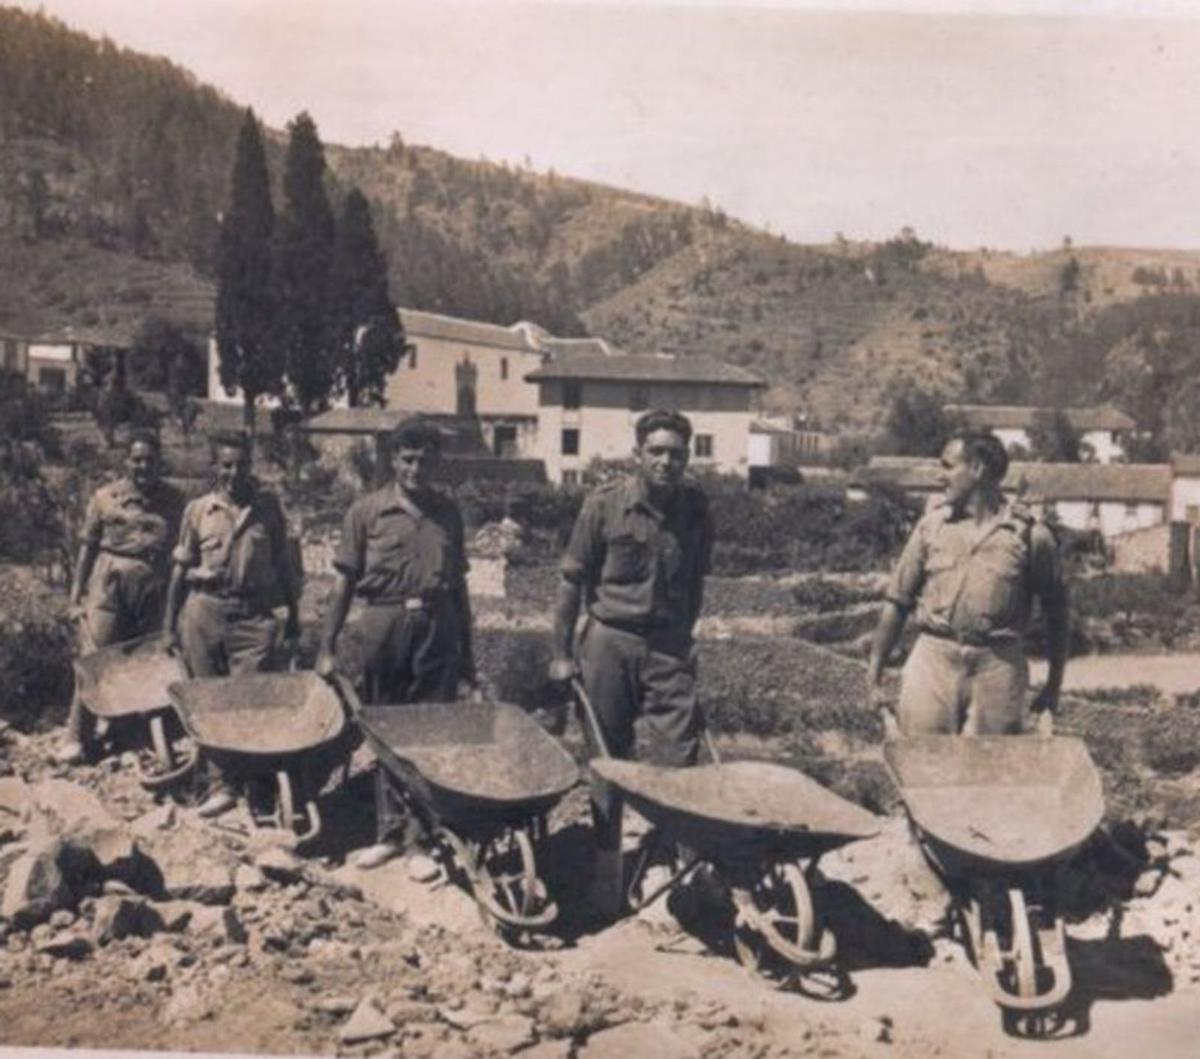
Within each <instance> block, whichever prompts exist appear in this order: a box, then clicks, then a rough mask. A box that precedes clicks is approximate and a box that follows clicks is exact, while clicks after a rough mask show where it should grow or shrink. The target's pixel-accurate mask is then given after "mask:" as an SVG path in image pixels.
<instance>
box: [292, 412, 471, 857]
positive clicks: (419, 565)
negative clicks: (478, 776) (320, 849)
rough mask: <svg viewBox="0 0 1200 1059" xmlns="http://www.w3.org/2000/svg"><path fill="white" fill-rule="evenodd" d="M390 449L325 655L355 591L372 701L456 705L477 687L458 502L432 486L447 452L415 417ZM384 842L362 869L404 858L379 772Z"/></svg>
mask: <svg viewBox="0 0 1200 1059" xmlns="http://www.w3.org/2000/svg"><path fill="white" fill-rule="evenodd" d="M390 442H391V443H390V445H389V446H388V448H389V450H390V456H391V465H392V472H393V475H392V480H391V481H390V482H388V484H387V485H385V486H383V487H382V488H381V489H377V490H376V491H374V492H372V493H368V494H366V495H365V496H362V497H359V499H357V500H356V501H355V502H354V503H353V504H352V505H351V506H350V509H349V510H348V511H347V512H346V517H345V521H344V523H343V526H342V538H341V543H340V545H339V547H338V551H337V554H336V556H335V557H334V560H333V564H334V570H335V575H336V583H335V585H334V589H333V594H332V596H331V597H330V604H329V611H328V613H327V615H326V619H325V630H324V635H323V637H322V641H321V649H320V653H319V655H318V656H317V663H316V669H317V672H318V673H322V674H325V675H328V674H330V673H332V672H333V670H334V665H335V662H334V658H335V653H336V649H337V640H338V635H339V634H340V632H341V630H342V626H343V624H344V623H345V621H346V615H347V614H348V613H349V610H350V603H351V600H352V599H353V597H354V595H355V593H356V592H357V594H358V595H359V597H360V598H361V599H362V600H363V602H364V603H365V604H366V605H365V607H364V609H363V613H362V618H361V620H360V622H359V632H360V635H361V637H362V648H363V683H364V698H365V699H366V700H367V701H368V702H370V703H374V704H377V705H399V704H402V703H409V702H448V701H453V700H454V699H456V698H457V697H458V694H459V683H460V681H462V682H466V683H469V684H474V683H475V679H476V678H475V659H474V653H473V650H472V646H471V604H470V597H469V595H468V593H467V582H466V573H467V558H466V551H465V547H464V541H463V523H462V515H461V514H460V513H459V510H458V505H457V504H456V503H455V502H454V501H453V500H452V499H450V498H449V497H447V496H445V495H443V494H442V493H440V492H438V491H436V490H435V489H433V488H432V487H431V485H430V482H431V479H432V476H433V473H434V470H435V467H436V464H437V460H438V457H439V454H440V449H441V436H440V435H439V433H438V430H437V427H436V426H434V425H433V424H431V423H429V422H427V421H425V420H422V419H419V418H413V419H409V420H406V421H405V422H403V423H401V424H400V426H398V427H397V428H396V430H395V431H394V433H393V434H392V437H391V439H390ZM375 790H376V840H377V841H376V844H375V845H374V846H369V847H367V848H366V849H364V850H360V851H359V852H358V854H357V855H356V856H355V858H354V863H355V864H357V865H358V866H359V867H361V868H372V867H375V866H376V865H378V864H382V863H384V861H386V860H389V859H390V858H392V857H393V856H395V855H396V854H397V853H399V852H400V850H401V847H402V844H403V834H402V832H403V827H404V824H405V814H404V812H403V809H402V807H401V805H400V803H399V802H398V800H397V798H396V797H395V794H394V792H393V791H392V788H391V785H390V781H389V780H388V777H387V775H386V774H385V773H384V771H383V770H382V769H379V768H377V769H376V773H375Z"/></svg>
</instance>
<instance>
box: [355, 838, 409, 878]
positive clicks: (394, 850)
mask: <svg viewBox="0 0 1200 1059" xmlns="http://www.w3.org/2000/svg"><path fill="white" fill-rule="evenodd" d="M400 852H401V849H400V846H399V845H397V843H395V842H376V843H375V844H374V845H373V846H364V847H363V848H362V849H356V850H355V851H354V852H353V853H351V854H350V856H349V857H347V858H346V860H347V861H348V862H349V863H350V864H351V865H352V866H353V867H355V868H359V869H361V870H363V871H369V870H370V869H371V868H378V867H379V866H380V865H382V864H386V863H387V862H388V861H389V860H394V859H395V858H396V857H398V856H400Z"/></svg>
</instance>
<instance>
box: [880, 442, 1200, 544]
mask: <svg viewBox="0 0 1200 1059" xmlns="http://www.w3.org/2000/svg"><path fill="white" fill-rule="evenodd" d="M873 482H888V483H890V484H892V485H896V486H899V487H900V488H902V489H904V490H905V491H906V492H909V493H911V494H913V495H914V496H918V497H925V498H932V497H934V496H936V495H937V494H938V493H940V492H941V491H942V485H941V468H940V466H939V464H938V461H937V460H932V459H927V458H924V457H911V456H875V457H872V459H871V462H870V463H869V464H868V465H867V466H866V467H865V468H863V469H862V471H860V472H859V474H858V476H857V483H858V485H859V486H860V487H862V486H865V485H868V484H870V483H873ZM1196 488H1197V490H1198V491H1200V478H1198V479H1197V481H1196ZM1004 491H1005V493H1006V494H1008V495H1010V496H1013V495H1019V496H1020V497H1021V498H1022V499H1023V500H1025V501H1026V502H1027V503H1028V504H1029V505H1030V506H1031V507H1035V508H1041V509H1042V510H1043V511H1045V512H1046V513H1047V514H1050V513H1051V512H1053V514H1054V516H1055V517H1056V518H1057V520H1058V522H1059V523H1061V524H1062V525H1064V526H1068V527H1070V528H1071V529H1075V530H1092V529H1098V530H1099V531H1100V533H1101V534H1102V535H1103V536H1105V537H1115V536H1117V535H1118V534H1121V533H1128V532H1130V531H1131V530H1136V529H1144V528H1146V527H1147V526H1157V525H1160V524H1162V523H1164V522H1167V521H1169V520H1170V519H1171V518H1172V517H1174V516H1173V515H1172V512H1171V505H1172V503H1173V502H1174V501H1173V499H1172V494H1173V482H1172V470H1171V465H1170V464H1166V463H1124V464H1122V463H1113V464H1099V463H1025V462H1019V463H1012V464H1010V465H1009V468H1008V475H1007V476H1006V477H1005V479H1004Z"/></svg>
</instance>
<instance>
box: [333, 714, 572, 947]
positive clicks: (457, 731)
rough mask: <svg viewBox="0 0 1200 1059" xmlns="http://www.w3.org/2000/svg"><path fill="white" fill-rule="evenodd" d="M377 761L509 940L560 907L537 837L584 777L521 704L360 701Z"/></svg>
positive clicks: (360, 719)
mask: <svg viewBox="0 0 1200 1059" xmlns="http://www.w3.org/2000/svg"><path fill="white" fill-rule="evenodd" d="M356 714H357V718H358V722H359V725H360V727H361V728H362V731H363V734H364V735H365V736H366V739H367V741H368V743H370V745H371V748H372V750H373V751H374V752H375V756H376V758H377V759H378V761H379V767H380V768H382V769H383V770H384V772H385V775H387V776H388V777H389V779H390V780H392V781H393V784H394V789H397V794H398V795H399V797H400V798H401V799H402V800H403V801H404V803H405V804H406V805H407V806H408V807H409V808H410V809H411V810H412V811H413V814H414V816H415V817H416V819H417V820H418V821H419V823H420V824H421V826H422V827H423V829H424V830H425V832H426V834H427V835H428V836H429V837H430V838H431V839H432V840H433V841H434V842H435V844H437V845H438V846H440V847H441V848H442V850H443V852H444V853H448V854H449V855H450V857H451V859H452V861H453V862H454V863H456V864H457V865H458V867H459V868H460V869H461V870H462V872H463V873H464V874H465V876H466V881H467V884H468V885H469V887H470V889H471V893H472V896H473V897H474V898H475V901H476V903H477V904H478V906H479V909H480V914H481V915H482V917H483V919H484V921H485V922H486V923H488V924H489V925H490V926H492V927H493V929H496V930H497V931H498V932H499V933H500V934H502V935H503V936H505V937H507V938H509V939H510V940H518V939H520V938H522V937H523V936H524V934H525V933H526V932H529V931H534V930H539V929H542V928H544V927H546V926H548V925H549V924H550V923H552V922H553V921H554V919H555V918H556V917H557V915H558V907H557V905H556V904H555V903H554V902H553V901H551V900H550V899H549V897H548V895H547V893H546V888H545V885H544V884H543V883H542V881H541V879H540V878H539V877H538V872H537V862H536V858H535V853H534V844H535V842H536V841H538V840H539V839H541V838H543V837H544V836H545V832H546V815H547V813H549V811H550V810H551V809H552V808H553V807H554V806H555V805H556V804H557V803H558V802H559V801H560V800H561V798H562V797H563V795H565V794H566V793H567V791H569V790H570V789H571V788H572V787H574V786H575V784H576V783H577V782H578V781H579V769H578V767H577V766H576V764H575V762H574V760H573V759H572V758H571V756H570V755H569V754H568V753H567V752H566V751H565V750H564V749H563V748H562V747H561V746H560V745H559V743H558V741H557V740H556V739H555V738H554V737H553V736H551V735H550V734H549V733H548V732H546V731H545V730H544V729H543V728H542V727H541V726H540V725H539V724H538V723H537V722H536V721H535V720H533V719H532V718H531V717H529V716H528V715H527V714H526V713H525V712H524V711H523V710H521V709H520V708H519V707H516V706H512V705H508V704H505V703H486V702H434V703H412V704H406V705H397V706H360V707H358V709H357V710H356Z"/></svg>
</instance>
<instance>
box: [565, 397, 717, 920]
mask: <svg viewBox="0 0 1200 1059" xmlns="http://www.w3.org/2000/svg"><path fill="white" fill-rule="evenodd" d="M635 434H636V442H637V443H636V446H635V448H634V459H635V462H636V470H635V472H634V474H632V475H631V476H629V477H628V478H625V479H623V480H621V481H618V482H613V483H609V484H607V485H603V486H601V487H600V488H598V489H596V490H595V491H594V492H593V493H592V494H591V495H590V496H588V498H587V500H586V501H585V502H584V505H583V509H582V510H581V511H580V513H579V518H578V519H577V521H576V523H575V527H574V530H573V532H572V534H571V540H570V543H569V544H568V546H567V551H566V554H565V555H564V556H563V559H562V581H561V583H560V585H559V592H558V603H557V606H556V609H555V621H554V648H553V649H554V658H553V660H552V661H551V663H550V672H549V676H550V679H551V680H553V681H557V682H561V681H567V680H570V679H571V678H572V677H574V676H575V675H576V674H578V676H579V677H580V679H581V680H582V683H583V687H584V690H585V692H586V694H587V696H588V700H589V701H590V703H591V706H592V709H593V711H594V713H595V719H596V722H597V723H598V725H599V728H600V734H601V736H602V738H603V742H604V744H605V746H606V747H607V750H608V752H609V753H610V754H611V755H612V756H614V757H617V758H628V757H630V756H631V755H632V752H633V749H634V721H635V719H636V718H637V717H638V716H639V715H644V716H645V717H646V719H647V720H648V721H649V722H650V723H651V724H652V725H653V726H654V728H655V729H656V730H657V731H658V732H659V733H660V734H661V735H662V736H663V737H664V738H663V742H664V744H665V745H666V748H667V751H668V754H669V757H670V763H671V764H674V765H679V766H685V765H693V764H695V762H696V756H697V752H698V749H699V743H700V737H701V734H702V732H703V727H704V724H703V718H702V716H701V714H700V710H699V708H698V705H697V702H696V669H695V660H694V651H693V639H692V630H693V629H694V627H695V624H696V619H697V618H698V617H699V615H700V607H701V604H702V602H703V598H704V577H705V575H706V574H707V573H708V569H709V561H710V555H711V551H712V538H713V532H712V520H711V518H710V515H709V510H708V500H707V497H706V496H705V495H704V492H703V490H701V489H700V488H699V487H698V486H695V485H692V484H690V483H687V482H685V481H684V479H683V474H684V470H685V468H686V467H687V463H688V455H689V448H690V445H691V440H692V424H691V422H690V421H689V420H688V419H687V417H686V416H683V415H681V414H680V413H678V412H673V411H666V410H664V409H655V410H652V411H649V412H646V413H645V414H644V415H643V416H642V417H641V418H640V419H638V421H637V424H636V425H635ZM585 604H586V606H587V618H586V621H585V623H584V626H583V629H582V630H581V632H580V634H579V637H578V640H577V639H576V636H575V625H576V621H577V619H578V617H579V610H580V607H581V606H583V605H585ZM588 739H589V742H590V743H591V744H592V746H591V750H592V753H601V752H603V749H604V748H602V747H600V746H597V745H596V743H597V740H596V736H595V733H593V732H592V731H590V730H589V731H588ZM621 815H622V814H621V802H620V799H619V796H618V795H617V794H616V792H614V791H613V790H612V789H611V787H609V786H608V785H607V784H604V783H602V782H600V781H598V780H597V779H596V778H595V777H593V779H592V816H593V821H594V824H595V836H596V870H595V875H594V878H593V883H592V892H591V894H590V901H591V904H592V906H593V907H594V908H595V909H596V910H597V912H598V913H600V914H601V915H604V916H608V917H612V916H615V915H618V914H619V913H620V911H621V908H622V905H623V902H624V896H625V895H624V888H623V877H622V862H621Z"/></svg>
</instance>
